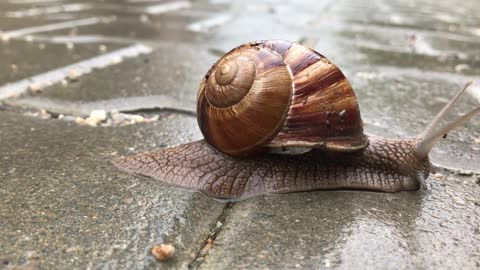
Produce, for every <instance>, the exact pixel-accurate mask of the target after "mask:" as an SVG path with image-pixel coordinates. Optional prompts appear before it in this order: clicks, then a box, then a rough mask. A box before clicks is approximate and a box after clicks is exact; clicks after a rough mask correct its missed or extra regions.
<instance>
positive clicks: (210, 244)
mask: <svg viewBox="0 0 480 270" xmlns="http://www.w3.org/2000/svg"><path fill="white" fill-rule="evenodd" d="M212 246H213V240H212V238H208V239H207V244H206V245H205V246H204V247H203V248H202V251H201V254H202V256H204V255H206V254H207V253H208V251H209V250H210V249H211V248H212Z"/></svg>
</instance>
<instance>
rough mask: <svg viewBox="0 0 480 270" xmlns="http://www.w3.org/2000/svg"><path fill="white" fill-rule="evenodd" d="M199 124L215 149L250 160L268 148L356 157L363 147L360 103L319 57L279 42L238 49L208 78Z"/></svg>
mask: <svg viewBox="0 0 480 270" xmlns="http://www.w3.org/2000/svg"><path fill="white" fill-rule="evenodd" d="M197 115H198V118H197V120H198V124H199V126H200V130H201V131H202V133H203V135H204V137H205V140H206V141H207V142H208V143H209V144H210V145H212V146H213V147H215V148H216V149H218V150H220V151H222V152H224V153H226V154H229V155H232V156H247V155H251V154H253V153H256V152H260V151H264V150H266V149H268V148H280V149H286V148H289V147H305V148H324V149H329V150H333V151H355V150H358V149H362V148H364V147H365V146H366V145H367V144H368V140H367V136H365V135H364V134H363V123H362V119H361V115H360V109H359V106H358V102H357V98H356V96H355V93H354V92H353V89H352V87H351V86H350V83H349V82H348V80H347V79H346V78H345V76H344V75H343V73H342V72H341V71H340V69H339V68H338V67H337V66H336V65H334V64H333V63H331V62H330V61H329V60H328V59H327V58H326V57H324V56H323V55H321V54H319V53H318V52H316V51H314V50H312V49H309V48H306V47H304V46H301V45H299V44H296V43H293V42H289V41H283V40H273V41H259V42H252V43H247V44H244V45H241V46H239V47H237V48H235V49H233V50H231V51H230V52H228V53H227V54H226V55H225V56H223V57H222V58H221V59H220V60H218V61H217V63H215V64H214V65H213V67H212V68H211V69H210V70H209V71H208V72H207V74H206V75H205V78H204V79H203V80H202V82H201V84H200V89H199V91H198V95H197Z"/></svg>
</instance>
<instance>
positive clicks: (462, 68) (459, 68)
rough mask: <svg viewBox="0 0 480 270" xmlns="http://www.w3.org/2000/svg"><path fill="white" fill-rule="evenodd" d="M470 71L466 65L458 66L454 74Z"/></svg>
mask: <svg viewBox="0 0 480 270" xmlns="http://www.w3.org/2000/svg"><path fill="white" fill-rule="evenodd" d="M469 69H470V66H469V65H468V64H458V65H456V66H455V71H456V72H462V71H466V70H469Z"/></svg>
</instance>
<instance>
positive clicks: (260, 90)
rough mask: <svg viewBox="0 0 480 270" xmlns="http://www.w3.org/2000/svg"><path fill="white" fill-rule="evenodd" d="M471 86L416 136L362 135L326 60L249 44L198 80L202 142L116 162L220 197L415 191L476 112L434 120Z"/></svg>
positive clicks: (284, 47)
mask: <svg viewBox="0 0 480 270" xmlns="http://www.w3.org/2000/svg"><path fill="white" fill-rule="evenodd" d="M469 84H470V83H467V84H466V85H465V87H464V88H462V89H461V90H460V91H459V92H458V93H457V94H456V95H455V96H454V98H452V100H451V101H450V102H449V103H448V104H447V105H446V106H445V107H444V109H442V110H441V111H440V112H439V113H438V115H437V116H436V117H435V118H434V119H433V121H432V122H431V124H430V125H429V126H428V127H427V128H426V130H425V131H424V132H423V133H422V134H419V135H417V136H414V137H410V138H404V139H389V138H383V137H377V136H367V135H365V134H364V133H363V124H362V119H361V115H360V110H359V106H358V102H357V99H356V97H355V94H354V92H353V90H352V87H351V86H350V84H349V82H348V80H347V79H346V78H345V76H344V75H343V73H342V72H341V71H340V69H339V68H338V67H337V66H335V65H334V64H333V63H331V62H330V61H329V60H328V59H327V58H325V57H324V56H322V55H321V54H319V53H317V52H315V51H313V50H311V49H308V48H305V47H303V46H301V45H298V44H296V43H292V42H288V41H278V40H276V41H261V42H252V43H247V44H244V45H241V46H239V47H237V48H235V49H233V50H231V51H230V52H229V53H227V54H226V55H225V56H224V57H222V58H221V59H220V60H218V61H217V63H215V64H214V65H213V67H212V68H211V69H210V70H209V71H208V72H207V74H206V75H205V78H204V79H203V80H202V82H201V84H200V89H199V92H198V95H197V120H198V123H199V126H200V130H201V131H202V134H203V135H204V137H205V139H204V140H200V141H196V142H192V143H188V144H183V145H179V146H176V147H172V148H168V149H165V150H162V151H159V152H148V153H140V154H137V155H134V156H130V157H121V158H118V159H115V160H114V161H113V163H114V164H115V165H116V166H117V167H118V168H119V169H121V170H123V171H126V172H129V173H134V174H138V175H144V176H148V177H151V178H154V179H157V180H159V181H161V182H165V183H169V184H172V185H176V186H181V187H186V188H189V189H193V190H199V191H202V192H204V193H206V194H207V195H209V196H212V197H215V198H222V199H238V198H246V197H252V196H257V195H261V194H271V193H288V192H299V191H308V190H318V189H340V188H347V189H365V190H377V191H385V192H395V191H401V190H418V189H420V188H422V187H423V188H425V181H424V180H425V179H426V178H427V177H428V176H429V174H430V172H431V171H432V166H431V163H430V161H429V157H428V153H429V151H430V150H431V148H432V147H433V146H434V144H435V143H436V142H437V141H439V140H440V139H441V138H442V137H444V136H445V135H446V134H447V133H448V132H450V131H451V130H453V129H454V128H456V127H457V126H459V125H461V124H463V123H464V122H466V121H468V120H469V119H470V118H471V117H473V116H475V115H477V114H478V113H480V107H477V108H475V109H474V110H472V111H470V112H468V113H466V114H465V115H463V116H461V117H459V118H458V119H457V120H455V121H453V122H451V123H449V124H447V125H444V126H440V124H439V122H440V121H441V120H442V119H443V117H444V115H445V114H446V113H448V112H449V111H450V109H451V108H452V107H453V104H454V102H455V101H457V100H458V98H459V97H460V96H461V94H462V93H463V92H464V91H465V89H466V88H467V86H468V85H469ZM299 149H300V150H299ZM279 153H286V154H289V155H282V154H279Z"/></svg>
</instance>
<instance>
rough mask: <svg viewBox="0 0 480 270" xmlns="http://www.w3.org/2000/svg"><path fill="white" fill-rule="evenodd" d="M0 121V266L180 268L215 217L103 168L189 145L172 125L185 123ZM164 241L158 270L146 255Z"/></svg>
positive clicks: (181, 196) (188, 198)
mask: <svg viewBox="0 0 480 270" xmlns="http://www.w3.org/2000/svg"><path fill="white" fill-rule="evenodd" d="M0 119H1V121H0V138H1V141H0V152H1V153H2V155H1V157H0V186H1V188H0V193H1V195H0V216H1V217H2V218H1V219H0V228H1V229H0V231H1V233H0V246H1V247H2V248H1V249H0V260H1V266H0V267H1V268H3V267H7V268H9V267H10V268H11V267H14V266H22V267H25V268H27V267H32V268H34V269H74V268H76V269H101V268H103V269H104V268H119V269H120V268H121V269H127V268H128V269H144V268H146V267H147V268H156V269H167V268H168V269H169V268H171V267H175V268H182V269H184V268H186V266H187V265H188V264H189V263H190V262H191V261H192V260H193V258H194V257H195V253H196V252H197V250H198V249H199V248H200V247H201V245H202V243H203V241H204V240H205V239H206V237H207V234H208V233H209V231H210V228H211V227H214V225H215V223H216V220H217V218H218V217H219V216H220V215H221V213H222V210H223V208H224V204H223V203H218V202H215V201H212V200H211V199H209V198H207V197H206V196H204V195H201V194H198V193H191V192H188V191H183V190H179V189H176V188H171V187H168V186H165V185H159V184H158V183H155V182H152V181H145V179H139V178H135V177H131V176H129V175H125V174H123V173H120V172H118V171H117V170H116V169H115V168H113V166H112V165H111V164H110V162H109V161H110V160H111V159H112V158H113V157H114V156H116V155H117V153H121V154H126V153H130V152H132V151H139V150H145V149H149V150H150V149H152V148H151V147H154V148H159V147H161V146H165V145H170V144H173V143H179V142H182V141H190V140H192V139H194V138H197V137H198V135H199V134H198V133H199V132H198V131H197V130H195V128H179V127H180V126H183V127H192V126H194V120H193V119H190V118H185V117H181V116H176V120H175V121H172V118H171V117H170V118H165V119H164V120H163V121H158V122H156V123H155V124H153V125H137V126H135V127H124V128H115V129H113V128H90V127H79V126H76V125H73V124H68V123H65V122H63V121H59V120H55V119H52V120H40V119H36V118H31V117H27V116H22V115H17V114H13V113H9V112H4V111H0ZM180 123H183V124H180ZM173 134H175V135H173ZM163 242H168V243H172V244H173V245H174V246H175V247H176V255H175V257H174V258H173V260H171V261H169V262H167V263H157V262H156V261H155V259H154V258H153V257H152V256H151V254H150V249H151V248H152V246H153V245H156V244H160V243H163Z"/></svg>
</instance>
